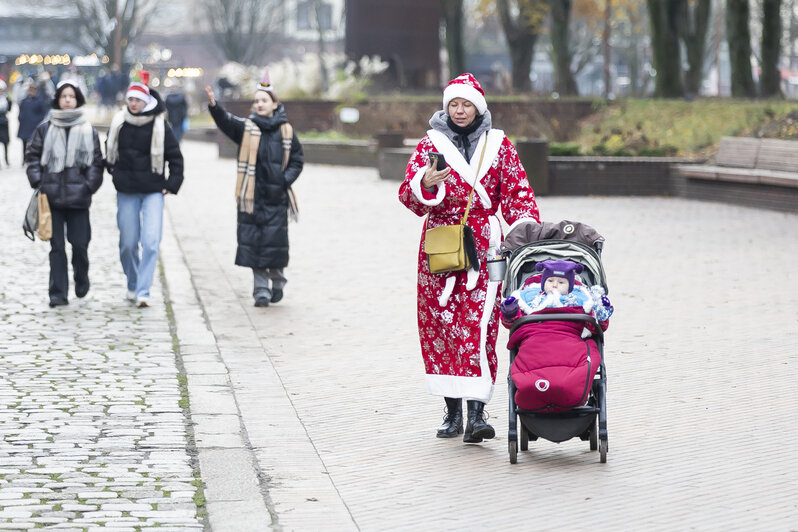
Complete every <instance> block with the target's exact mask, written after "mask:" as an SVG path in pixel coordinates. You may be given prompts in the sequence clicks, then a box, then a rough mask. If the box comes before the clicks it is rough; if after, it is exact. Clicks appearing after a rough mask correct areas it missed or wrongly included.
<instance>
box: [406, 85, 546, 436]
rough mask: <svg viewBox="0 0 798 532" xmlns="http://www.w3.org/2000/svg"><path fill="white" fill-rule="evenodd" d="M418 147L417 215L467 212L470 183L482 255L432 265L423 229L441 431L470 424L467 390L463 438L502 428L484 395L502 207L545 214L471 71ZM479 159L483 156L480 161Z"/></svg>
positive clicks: (425, 319) (494, 320)
mask: <svg viewBox="0 0 798 532" xmlns="http://www.w3.org/2000/svg"><path fill="white" fill-rule="evenodd" d="M429 123H430V126H431V129H430V130H429V131H427V134H426V135H425V136H424V138H423V139H421V142H419V144H418V146H417V147H416V150H415V152H413V155H412V156H411V157H410V161H409V163H408V165H407V171H406V172H405V179H404V181H403V182H402V185H401V186H400V188H399V201H401V202H402V203H403V204H404V205H405V206H406V207H407V208H408V209H410V210H411V211H413V212H414V213H415V214H416V215H417V216H424V215H428V218H427V221H426V224H425V227H424V228H425V229H432V228H434V227H438V226H441V225H453V224H457V223H459V222H460V219H461V218H462V216H463V214H464V213H465V210H466V205H467V203H468V198H469V195H470V193H471V188H472V186H473V188H474V196H473V200H472V204H471V210H470V211H469V215H468V222H467V223H468V225H469V226H470V227H471V229H472V230H473V234H474V240H475V244H476V248H477V256H478V258H479V268H478V269H473V268H472V269H468V270H465V271H459V272H453V273H448V274H433V273H430V271H429V267H428V264H427V255H426V253H424V233H423V232H422V237H421V245H420V247H419V253H418V287H417V288H418V332H419V338H420V340H421V353H422V356H423V358H424V368H425V371H426V379H427V389H428V391H429V392H430V393H432V394H434V395H439V396H443V397H444V399H445V401H446V417H445V418H444V421H443V425H442V426H441V428H440V429H438V433H437V436H438V437H439V438H453V437H456V436H457V435H458V434H462V433H463V410H462V400H463V399H466V402H467V405H468V417H467V423H466V427H465V434H464V436H463V441H464V442H467V443H479V442H481V441H482V440H483V439H490V438H493V437H494V435H495V431H494V429H493V427H491V426H490V425H489V424H488V423H487V422H486V421H485V419H484V415H483V409H484V407H485V403H487V402H488V401H490V398H491V396H492V395H493V384H494V382H495V381H496V365H497V358H496V336H497V334H498V323H499V302H500V294H501V292H500V290H499V288H500V285H501V283H500V282H490V281H489V280H488V273H487V267H486V255H487V251H488V249H489V248H491V247H492V246H497V247H498V245H499V243H500V242H501V240H502V230H501V227H502V226H501V223H500V222H499V219H498V218H497V212H498V211H499V209H501V213H502V217H503V218H504V220H505V222H506V223H507V224H510V225H511V226H512V225H514V224H516V223H518V222H520V221H521V220H529V219H533V220H535V221H539V218H538V208H537V204H536V203H535V194H534V192H533V191H532V189H531V188H530V186H529V182H528V181H527V177H526V172H525V171H524V167H523V166H522V165H521V161H520V160H519V159H518V153H517V152H516V149H515V146H513V144H512V143H511V142H510V141H509V140H508V139H507V137H506V136H505V135H504V132H503V131H502V130H500V129H492V127H491V126H492V124H491V115H490V111H488V105H487V102H486V101H485V92H484V91H483V90H482V87H481V86H480V84H479V82H478V81H477V80H476V79H475V78H474V76H473V75H471V74H468V73H466V74H462V75H460V76H458V77H457V78H455V79H453V80H452V81H450V82H449V84H448V85H447V86H446V88H445V89H444V90H443V109H442V110H440V111H437V112H436V113H435V114H434V115H433V116H432V118H431V119H430V122H429ZM431 151H435V152H439V153H441V154H443V156H444V157H445V159H446V162H447V164H448V166H447V167H446V168H444V169H443V170H440V171H439V170H436V169H435V168H433V167H432V165H431V164H430V157H429V152H431ZM480 159H482V164H481V165H480Z"/></svg>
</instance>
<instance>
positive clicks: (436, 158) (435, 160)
mask: <svg viewBox="0 0 798 532" xmlns="http://www.w3.org/2000/svg"><path fill="white" fill-rule="evenodd" d="M429 160H430V164H431V165H432V166H433V167H434V168H435V169H436V170H438V171H440V170H443V169H444V168H446V159H445V158H444V157H443V154H442V153H438V152H436V151H431V152H429Z"/></svg>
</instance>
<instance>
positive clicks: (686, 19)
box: [679, 0, 712, 95]
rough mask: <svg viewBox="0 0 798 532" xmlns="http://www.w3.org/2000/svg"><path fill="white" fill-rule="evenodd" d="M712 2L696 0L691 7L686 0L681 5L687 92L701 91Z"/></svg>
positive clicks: (680, 25)
mask: <svg viewBox="0 0 798 532" xmlns="http://www.w3.org/2000/svg"><path fill="white" fill-rule="evenodd" d="M711 6H712V2H711V1H710V0H698V2H696V4H695V5H694V6H693V7H690V6H689V5H688V3H687V2H683V3H682V5H681V11H680V16H679V20H680V23H679V27H680V29H681V36H682V42H684V48H685V50H686V51H687V65H688V68H687V72H686V73H685V77H684V86H685V91H686V92H687V94H691V95H695V94H698V93H699V92H701V82H702V81H703V80H704V54H705V52H704V50H705V47H706V42H707V30H708V28H709V21H710V18H711V16H710V12H711Z"/></svg>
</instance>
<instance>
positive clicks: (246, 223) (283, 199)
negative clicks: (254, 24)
mask: <svg viewBox="0 0 798 532" xmlns="http://www.w3.org/2000/svg"><path fill="white" fill-rule="evenodd" d="M205 93H206V94H207V96H208V109H210V112H211V116H212V117H213V120H214V122H216V126H217V127H218V128H219V129H220V130H221V131H222V133H224V134H225V135H227V136H228V137H230V139H232V141H233V142H235V143H236V144H237V145H238V146H239V152H238V179H237V182H236V202H237V205H238V231H237V239H238V249H237V250H236V259H235V262H236V264H237V265H239V266H244V267H247V268H252V272H253V275H254V288H253V290H252V296H253V297H254V299H255V306H256V307H267V306H269V304H270V303H277V302H278V301H280V300H281V299H282V298H283V288H284V287H285V284H286V282H287V281H286V277H285V274H284V268H285V267H286V266H288V202H289V199H288V188H289V187H290V186H291V185H292V184H293V183H294V181H296V180H297V178H298V177H299V174H300V172H302V167H303V165H304V158H303V156H302V146H301V145H300V144H299V139H298V138H297V136H296V133H294V132H293V128H291V130H290V131H291V133H290V135H288V134H287V131H288V127H287V124H288V118H287V117H286V114H285V108H284V107H283V104H282V103H280V102H279V100H278V99H277V95H276V94H275V93H274V91H273V90H272V86H271V83H270V82H269V78H268V74H267V75H264V77H263V79H262V80H261V82H260V83H259V84H258V87H257V90H256V91H255V99H254V102H253V105H252V110H253V112H252V113H251V114H250V115H249V117H247V118H241V117H238V116H235V115H232V114H230V113H228V112H227V111H225V110H224V109H223V108H222V106H221V105H219V103H218V102H217V101H216V97H215V96H214V94H213V89H212V88H211V87H205Z"/></svg>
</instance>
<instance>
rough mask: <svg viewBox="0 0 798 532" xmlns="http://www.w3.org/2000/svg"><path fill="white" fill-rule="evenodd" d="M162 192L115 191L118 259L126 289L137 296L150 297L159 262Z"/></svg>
mask: <svg viewBox="0 0 798 532" xmlns="http://www.w3.org/2000/svg"><path fill="white" fill-rule="evenodd" d="M163 201H164V200H163V194H162V193H160V192H153V193H149V194H125V193H122V192H118V193H117V195H116V206H117V211H116V222H117V225H118V226H119V259H120V260H121V262H122V270H123V271H124V272H125V276H126V277H127V289H128V290H129V291H134V292H135V293H136V298H137V299H140V298H149V297H150V286H152V279H153V276H154V275H155V266H156V265H157V263H158V248H159V247H160V245H161V233H162V230H163Z"/></svg>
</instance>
